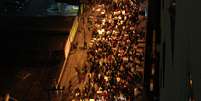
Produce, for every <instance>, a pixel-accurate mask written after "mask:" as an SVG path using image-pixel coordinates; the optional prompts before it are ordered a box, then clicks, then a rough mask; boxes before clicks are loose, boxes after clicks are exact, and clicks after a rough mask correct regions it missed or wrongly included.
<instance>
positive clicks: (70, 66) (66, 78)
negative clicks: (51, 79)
mask: <svg viewBox="0 0 201 101" xmlns="http://www.w3.org/2000/svg"><path fill="white" fill-rule="evenodd" d="M88 16H89V12H86V13H85V12H84V15H83V17H84V19H83V17H80V23H79V27H78V30H77V34H76V37H75V40H74V42H75V43H76V42H77V43H78V46H77V48H76V49H73V50H71V52H70V54H69V57H68V60H67V62H66V64H67V65H66V67H65V70H64V74H63V77H62V80H61V86H64V87H65V92H64V95H63V96H64V97H63V98H62V101H68V100H69V99H70V98H71V97H72V95H70V92H72V91H73V90H75V89H76V88H80V89H82V88H83V82H81V83H79V78H78V73H77V72H76V69H75V68H78V69H81V68H82V67H84V65H85V63H86V59H87V49H84V48H83V47H84V33H85V41H86V42H87V44H88V43H89V42H90V40H91V36H92V35H91V32H89V31H88V27H87V22H88V21H87V20H88ZM83 20H84V21H83ZM83 22H84V23H83ZM70 82H71V83H72V85H71V84H69V83H70ZM69 87H70V89H71V91H68V89H69Z"/></svg>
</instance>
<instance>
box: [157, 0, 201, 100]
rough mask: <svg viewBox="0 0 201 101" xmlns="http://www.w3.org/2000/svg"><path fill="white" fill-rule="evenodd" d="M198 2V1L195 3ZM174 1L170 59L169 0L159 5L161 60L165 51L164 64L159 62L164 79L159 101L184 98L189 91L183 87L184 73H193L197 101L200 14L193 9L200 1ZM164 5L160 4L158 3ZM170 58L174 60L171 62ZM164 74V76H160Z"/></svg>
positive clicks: (199, 88) (200, 75)
mask: <svg viewBox="0 0 201 101" xmlns="http://www.w3.org/2000/svg"><path fill="white" fill-rule="evenodd" d="M196 1H197V2H196ZM196 1H189V0H182V1H178V0H177V1H176V3H177V5H176V30H175V44H174V45H175V48H174V55H173V58H172V53H171V34H170V18H169V13H168V7H169V4H170V0H164V6H162V7H164V8H162V7H161V30H162V36H161V38H162V43H165V44H166V45H165V46H166V48H165V51H163V48H162V47H163V45H162V44H161V47H160V50H161V61H163V57H164V55H163V54H162V51H163V52H165V64H164V65H163V62H161V64H160V72H162V71H164V74H161V75H160V77H161V84H163V83H162V81H163V80H164V86H163V85H162V86H161V89H160V99H161V100H160V101H187V97H188V90H187V87H186V81H187V73H188V72H192V79H193V91H194V94H195V96H196V101H201V71H200V69H199V67H200V66H201V53H200V52H201V48H200V46H199V43H201V40H200V36H201V35H200V33H201V30H200V26H201V23H200V22H201V16H200V15H198V12H196V10H198V9H201V6H199V4H200V3H198V1H199V0H196ZM161 5H163V4H161ZM172 59H174V60H173V61H172ZM163 75H164V77H163Z"/></svg>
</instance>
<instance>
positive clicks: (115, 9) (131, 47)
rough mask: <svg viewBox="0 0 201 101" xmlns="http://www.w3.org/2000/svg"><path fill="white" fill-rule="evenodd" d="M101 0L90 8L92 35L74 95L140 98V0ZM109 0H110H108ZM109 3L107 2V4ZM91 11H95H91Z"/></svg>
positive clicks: (106, 100)
mask: <svg viewBox="0 0 201 101" xmlns="http://www.w3.org/2000/svg"><path fill="white" fill-rule="evenodd" d="M110 1H111V0H105V1H104V0H103V1H102V2H99V3H101V4H99V5H98V4H97V6H96V7H94V8H91V9H92V11H93V12H94V13H93V12H92V14H94V15H92V19H93V20H94V22H95V23H94V25H93V33H92V34H93V35H92V40H91V43H90V44H89V45H88V61H87V63H86V65H85V67H84V70H83V71H85V74H86V78H85V80H84V81H86V82H85V84H84V87H83V89H82V90H80V89H77V90H76V93H75V98H78V99H87V98H88V99H96V100H97V101H99V100H100V101H141V100H142V96H143V75H144V57H145V56H144V55H145V52H144V50H145V37H146V36H145V35H146V24H145V23H146V17H145V8H144V7H142V6H141V3H142V2H140V1H135V0H121V1H119V2H118V1H117V2H113V1H112V2H110ZM109 2H110V3H109ZM108 3H109V4H108ZM95 13H98V14H97V15H95Z"/></svg>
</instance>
